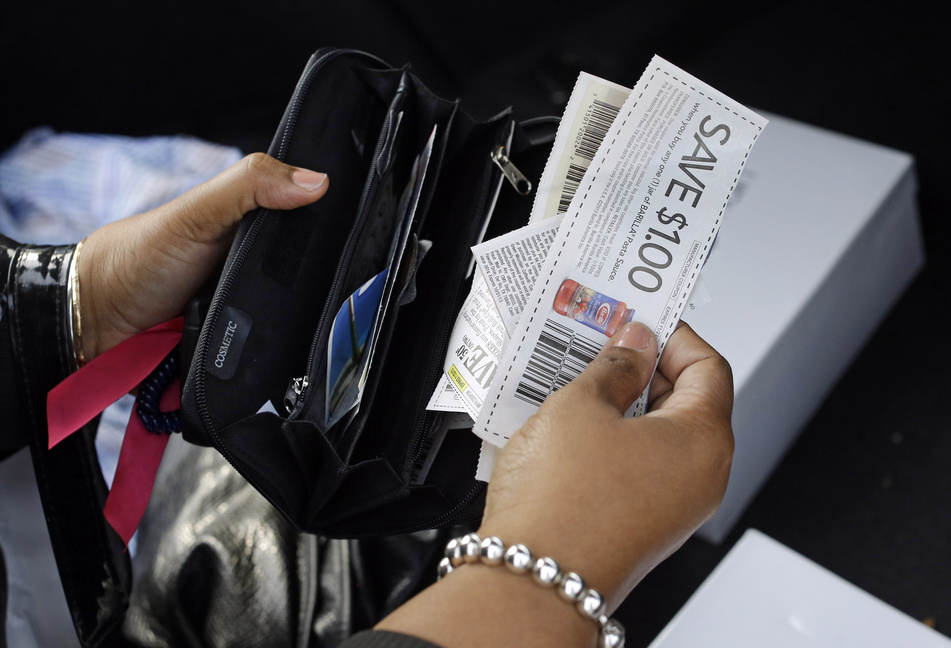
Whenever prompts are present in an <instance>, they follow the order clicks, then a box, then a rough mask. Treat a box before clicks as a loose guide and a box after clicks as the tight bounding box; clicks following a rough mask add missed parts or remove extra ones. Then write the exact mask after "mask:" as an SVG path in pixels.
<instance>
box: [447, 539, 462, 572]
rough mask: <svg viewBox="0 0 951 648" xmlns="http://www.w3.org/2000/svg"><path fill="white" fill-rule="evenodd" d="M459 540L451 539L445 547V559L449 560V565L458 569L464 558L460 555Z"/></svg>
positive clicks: (460, 546) (460, 545)
mask: <svg viewBox="0 0 951 648" xmlns="http://www.w3.org/2000/svg"><path fill="white" fill-rule="evenodd" d="M460 540H461V539H460V538H453V539H452V540H450V541H449V543H448V544H447V545H446V554H445V555H446V558H448V559H449V563H450V565H451V566H453V567H458V566H459V565H461V564H462V563H463V562H465V557H464V555H463V553H462V543H461V541H460Z"/></svg>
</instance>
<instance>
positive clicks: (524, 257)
mask: <svg viewBox="0 0 951 648" xmlns="http://www.w3.org/2000/svg"><path fill="white" fill-rule="evenodd" d="M560 223H561V217H559V216H555V217H554V218H549V219H547V220H543V221H538V222H535V223H529V224H528V225H526V226H524V227H520V228H518V229H517V230H513V231H511V232H509V233H508V234H503V235H502V236H498V237H496V238H494V239H492V240H490V241H486V242H485V243H480V244H479V245H476V246H473V248H472V253H473V254H474V255H475V259H476V263H477V264H478V266H479V270H480V271H481V272H482V276H483V277H484V278H485V282H486V284H488V289H489V293H490V294H491V295H492V299H493V300H494V302H495V305H496V307H497V308H498V310H499V315H500V316H501V317H502V323H503V324H504V325H505V332H506V334H507V335H508V336H509V337H511V335H512V331H514V330H515V324H516V323H517V322H518V317H519V315H521V314H522V310H523V309H524V308H525V301H526V300H527V299H528V297H529V295H531V292H532V287H533V286H534V285H535V279H536V278H538V273H539V272H540V271H541V269H542V265H543V264H544V263H545V257H546V256H548V250H549V249H550V248H551V244H552V241H554V240H555V234H556V233H557V232H558V225H559V224H560Z"/></svg>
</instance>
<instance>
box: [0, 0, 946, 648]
mask: <svg viewBox="0 0 951 648" xmlns="http://www.w3.org/2000/svg"><path fill="white" fill-rule="evenodd" d="M94 4H95V3H69V4H67V3H55V4H52V3H36V2H23V1H22V0H10V1H7V2H4V5H3V9H2V14H0V15H2V22H0V66H2V67H0V73H2V74H0V78H2V79H3V80H4V81H5V87H4V88H3V93H2V96H3V105H4V111H3V112H4V116H3V118H2V126H0V145H2V147H3V148H5V147H6V146H8V145H10V144H12V143H13V142H15V141H16V139H17V138H19V137H20V135H22V133H23V132H24V131H25V130H27V129H28V128H30V127H32V126H37V125H51V126H53V127H54V128H56V129H57V130H68V131H78V132H102V133H119V134H129V135H158V134H178V133H187V134H191V135H195V136H198V137H202V138H205V139H208V140H211V141H215V142H220V143H224V144H231V145H236V146H239V147H241V148H242V149H244V150H245V151H252V150H263V149H266V148H267V145H268V143H269V141H270V137H271V134H272V132H273V130H274V128H275V127H276V125H277V123H278V121H279V119H280V117H281V114H282V112H283V109H284V105H285V102H286V101H287V99H288V97H289V96H290V93H291V91H292V89H293V87H294V84H295V82H296V80H297V77H298V74H299V72H300V70H301V68H302V66H303V64H304V62H305V61H306V60H307V57H308V55H309V54H310V53H311V52H312V51H313V50H315V49H317V48H318V47H321V46H324V45H343V46H352V47H359V48H363V49H366V50H368V51H371V52H373V53H376V54H378V55H380V56H382V57H384V58H386V59H387V60H389V61H390V62H392V63H394V64H401V63H404V62H411V63H412V64H413V66H414V68H415V69H416V71H417V72H418V74H419V75H420V76H422V77H423V78H424V79H426V80H427V81H428V83H429V84H430V85H431V86H432V87H433V89H434V90H436V91H437V92H439V93H441V94H443V95H447V96H453V95H457V96H461V97H462V98H463V99H464V100H465V103H466V105H467V106H468V108H469V110H470V111H471V112H473V113H475V114H476V115H480V116H488V115H489V114H492V113H494V112H496V111H497V110H499V109H501V108H503V107H505V106H507V105H509V104H512V105H514V106H515V107H516V108H517V111H518V113H519V114H520V115H522V116H526V117H529V116H536V115H542V114H556V115H557V114H560V112H561V109H562V102H564V101H565V100H566V99H567V95H568V93H569V92H570V90H571V86H572V84H573V82H574V79H575V77H576V76H577V73H578V71H579V70H581V69H584V70H586V71H589V72H592V73H594V74H597V75H600V76H603V77H606V78H608V79H611V80H613V81H616V82H618V83H622V84H626V85H632V84H633V83H634V82H635V81H636V79H637V77H638V76H639V74H640V71H641V70H643V68H644V67H645V66H646V64H647V62H648V61H649V59H650V56H651V55H652V54H654V53H657V54H660V55H661V56H664V57H665V58H667V59H668V60H670V61H671V62H673V63H675V64H676V65H678V66H680V67H682V68H684V69H685V70H687V71H688V72H690V73H692V74H694V75H695V76H698V77H699V78H701V79H703V80H704V81H707V82H708V83H710V84H711V85H713V86H714V87H716V88H718V89H720V90H722V91H724V92H725V93H727V94H728V95H730V96H732V97H734V98H735V99H737V100H739V101H741V102H742V103H744V104H746V105H748V106H750V107H752V108H754V109H762V110H767V111H770V112H773V113H777V114H780V115H784V116H787V117H791V118H794V119H798V120H801V121H804V122H808V123H811V124H815V125H818V126H822V127H825V128H829V129H831V130H835V131H839V132H842V133H846V134H849V135H853V136H856V137H859V138H863V139H867V140H871V141H874V142H878V143H880V144H884V145H886V146H890V147H894V148H897V149H901V150H904V151H908V152H910V153H912V154H914V155H915V156H916V161H917V172H918V176H919V181H920V195H919V205H920V209H921V220H922V226H923V229H924V235H925V243H926V248H927V254H928V264H927V266H926V269H925V270H924V272H923V273H922V274H921V275H920V276H919V278H918V279H917V280H916V281H915V283H914V284H913V285H912V286H911V288H910V289H909V291H908V292H907V293H906V295H905V296H904V297H903V298H902V299H901V300H900V302H899V303H898V304H897V306H896V307H895V309H894V310H893V311H892V314H891V315H890V316H889V317H888V318H887V319H886V321H885V322H884V324H883V325H882V326H881V327H880V329H879V330H878V332H877V333H876V334H875V336H874V337H873V339H872V340H871V341H870V343H869V344H868V345H867V347H866V348H865V350H864V351H863V352H862V354H861V355H860V356H859V357H858V359H857V360H856V362H855V363H854V364H853V366H852V367H851V368H850V370H849V371H848V372H847V373H846V374H845V375H844V377H843V378H842V379H841V380H840V381H839V383H838V385H837V386H836V387H835V389H834V390H833V391H832V392H831V393H830V394H829V396H828V398H827V400H826V401H825V403H824V405H823V406H822V407H821V408H820V410H819V411H818V412H817V413H816V415H815V416H814V418H813V419H812V421H811V422H810V423H809V424H808V426H807V427H806V428H805V430H804V431H803V433H802V435H801V436H800V438H799V440H798V442H797V443H796V444H795V446H794V447H793V448H792V450H791V451H790V452H789V453H788V455H787V457H786V458H785V460H784V461H783V463H782V464H781V465H780V466H779V468H778V469H777V470H776V472H775V473H774V475H773V477H772V478H771V479H770V480H769V482H768V483H767V485H766V486H765V488H764V489H763V490H762V491H761V493H760V495H759V496H758V497H757V499H756V500H755V501H754V502H753V504H752V505H751V507H750V508H749V510H748V512H747V514H746V515H745V516H744V517H743V519H742V520H741V521H740V523H739V524H738V525H737V527H736V529H735V531H734V532H733V533H732V534H731V535H730V536H729V538H728V539H727V540H726V541H725V542H724V543H723V544H722V545H720V546H713V545H710V544H709V543H707V542H705V541H703V540H698V539H693V540H690V541H689V542H688V543H687V545H686V546H685V547H684V548H683V550H681V551H680V552H679V553H678V554H676V555H675V556H674V557H672V558H671V559H670V560H668V561H667V562H666V563H665V564H663V565H662V566H661V567H659V568H658V569H657V570H655V572H654V573H653V574H651V575H650V576H649V577H648V578H647V579H646V580H645V581H644V582H643V583H642V584H641V585H640V586H639V587H638V588H637V589H636V590H635V591H634V593H633V594H632V596H631V597H630V598H629V599H628V601H627V602H626V603H625V605H624V606H623V607H622V609H621V610H620V611H619V613H618V616H619V618H621V619H622V620H623V621H624V622H625V623H626V625H627V627H628V632H629V645H631V646H642V645H647V644H648V643H649V642H650V640H651V639H652V638H653V637H654V636H655V635H656V634H657V633H658V632H659V631H660V629H661V628H662V627H663V626H664V625H665V624H666V623H667V621H669V619H670V618H671V617H672V616H673V614H674V613H675V612H676V611H677V610H678V609H679V608H680V607H681V606H682V605H683V603H684V602H685V601H686V599H687V598H688V597H689V595H690V594H691V593H692V592H693V591H694V590H695V589H696V587H697V586H698V585H699V584H700V583H701V582H702V580H703V579H704V578H705V577H706V576H707V575H708V574H709V572H710V570H711V569H712V568H713V567H714V566H715V565H716V564H717V562H718V561H719V560H720V559H721V558H722V556H723V555H724V554H725V552H726V551H727V550H728V549H729V547H730V546H731V545H732V544H733V543H734V542H735V541H736V540H737V539H738V537H739V535H740V534H741V532H742V531H743V530H744V529H745V528H748V527H755V528H758V529H760V530H761V531H763V532H765V533H766V534H767V535H770V536H772V537H773V538H775V539H777V540H779V541H780V542H782V543H784V544H786V545H787V546H789V547H791V548H792V549H794V550H796V551H798V552H800V553H802V554H803V555H805V556H806V557H808V558H810V559H812V560H814V561H816V562H817V563H819V564H821V565H823V566H825V567H827V568H829V569H830V570H832V571H833V572H835V573H837V574H839V575H840V576H842V577H844V578H846V579H847V580H849V581H851V582H853V583H855V584H856V585H858V586H859V587H861V588H862V589H864V590H866V591H868V592H870V593H871V594H873V595H874V596H876V597H878V598H880V599H882V600H884V601H885V602H886V603H889V604H891V605H893V606H895V607H897V608H898V609H899V610H902V611H903V612H906V613H907V614H909V615H911V616H912V617H914V618H917V619H922V620H924V619H930V620H932V621H933V622H934V623H936V625H937V629H938V630H939V631H941V632H943V633H945V634H951V562H949V560H948V550H949V548H951V513H949V504H951V470H949V469H948V466H949V465H951V414H949V413H948V405H949V402H951V398H949V395H951V391H949V387H951V380H949V378H948V376H947V373H946V368H947V367H948V360H949V353H948V350H947V346H946V345H945V339H946V335H945V329H946V326H945V321H946V318H945V317H944V312H945V310H946V309H945V308H943V307H942V306H941V304H942V303H943V302H944V299H945V298H946V295H947V290H946V281H947V278H948V276H949V275H948V261H947V255H946V254H944V253H943V250H942V249H941V248H942V247H943V245H944V244H945V241H946V239H947V233H948V215H949V206H951V204H949V203H951V201H949V199H948V194H947V187H948V184H949V177H948V174H947V172H946V168H947V160H946V159H947V158H949V157H951V138H949V136H948V125H947V121H948V119H949V118H951V91H949V89H948V85H947V82H946V79H947V75H948V64H949V56H948V54H949V46H948V39H949V37H951V36H949V34H948V30H947V28H946V26H945V24H944V22H943V21H942V20H940V19H939V13H940V14H941V15H943V14H944V12H943V11H941V10H940V9H939V8H938V7H940V6H941V5H940V3H936V2H928V3H925V2H903V3H890V4H889V5H888V7H887V9H879V10H873V9H872V8H871V7H879V6H880V4H881V3H870V4H869V3H866V4H864V5H863V4H862V3H855V2H848V3H846V2H841V1H838V0H837V1H835V2H825V3H822V4H821V5H820V4H815V5H813V4H812V3H803V2H796V1H790V0H785V1H779V2H763V3H753V2H743V3H725V4H721V3H710V2H700V1H698V0H687V1H681V2H668V3H658V2H651V3H647V2H620V1H611V0H604V1H602V2H597V3H596V2H585V3H577V4H571V5H569V4H562V3H557V2H541V1H530V2H529V1H524V0H522V1H520V0H504V1H500V0H488V1H483V2H479V3H451V2H446V1H445V0H441V1H438V2H437V1H435V0H399V1H392V2H384V1H382V0H379V1H374V0H356V1H352V2H319V1H314V0H309V1H305V0H271V1H270V2H268V3H260V4H250V3H242V4H240V5H238V6H236V3H201V2H194V1H191V2H185V1H183V0H169V1H166V2H162V3H128V2H123V3H119V2H105V3H98V4H95V6H94ZM862 6H865V7H869V8H865V9H855V8H854V7H862Z"/></svg>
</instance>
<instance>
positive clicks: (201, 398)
mask: <svg viewBox="0 0 951 648" xmlns="http://www.w3.org/2000/svg"><path fill="white" fill-rule="evenodd" d="M343 55H353V56H362V57H366V58H367V59H369V60H371V61H373V62H375V63H377V64H379V65H381V66H383V67H387V64H386V63H385V62H384V61H383V60H382V59H380V58H378V57H376V56H374V55H373V54H370V53H368V52H365V51H363V50H357V49H341V50H333V51H331V52H328V53H326V54H324V55H323V56H321V57H320V58H319V59H317V60H316V61H314V63H313V65H312V66H311V67H310V69H308V70H307V74H306V76H305V77H304V79H303V81H302V82H301V83H300V85H299V86H298V88H297V90H296V91H295V93H294V96H293V98H292V100H291V109H290V113H289V114H288V119H287V123H286V124H285V126H284V130H283V133H282V134H281V144H280V146H279V148H278V153H277V159H278V160H280V161H282V162H284V161H285V158H286V156H287V148H288V145H289V144H288V143H289V140H290V137H291V135H292V134H293V132H294V129H295V127H296V125H297V117H298V114H299V112H300V108H301V104H302V103H303V98H304V97H305V96H306V95H307V92H308V91H309V90H310V86H311V84H312V83H313V79H314V77H315V76H316V75H317V73H318V72H319V71H320V70H321V69H322V68H323V67H324V65H326V64H327V62H328V61H330V60H332V59H334V58H336V57H338V56H343ZM268 213H270V212H269V210H267V209H264V210H261V211H260V212H258V214H257V215H256V216H255V217H254V220H253V222H252V223H251V225H250V227H249V228H248V232H247V234H246V235H245V236H244V238H243V239H242V241H241V244H240V247H239V248H238V251H237V252H236V253H235V256H234V260H233V261H232V263H231V265H229V266H228V269H227V271H226V274H225V277H224V280H223V282H222V285H221V290H217V291H215V296H214V298H213V299H212V303H211V306H210V307H209V309H208V315H207V317H206V322H205V324H204V325H203V326H202V332H201V335H200V337H199V340H198V347H197V352H196V355H197V359H198V366H199V367H204V366H205V362H206V361H207V358H208V347H207V338H208V336H210V335H211V332H212V331H213V330H214V329H215V326H216V325H217V323H218V316H219V315H220V314H221V309H222V305H223V302H224V298H225V296H226V295H227V294H228V293H230V291H231V286H232V284H233V283H234V275H235V273H236V272H237V271H238V270H239V269H240V268H241V266H242V264H243V263H244V260H245V259H246V258H247V255H248V253H249V249H250V247H251V243H253V242H254V239H255V237H256V236H257V233H258V231H259V230H260V229H261V227H262V224H263V221H264V217H265V216H266V215H267V214H268ZM195 390H196V401H197V404H198V411H199V414H200V416H201V419H202V421H203V422H204V424H205V427H206V428H207V430H208V432H209V433H210V434H211V437H212V439H213V441H214V443H215V447H216V448H218V450H219V451H220V452H221V454H222V456H224V458H225V459H226V460H227V461H228V463H230V464H231V465H233V466H234V465H235V459H236V458H235V456H234V454H233V453H232V452H231V450H230V449H229V448H228V447H227V446H225V445H223V444H222V443H221V437H220V435H219V434H218V429H217V427H216V426H215V424H214V422H213V421H212V420H211V413H210V412H209V411H208V402H207V399H206V398H205V372H204V371H197V372H196V374H195ZM235 467H236V468H237V466H235ZM242 474H243V473H242ZM245 478H246V479H247V476H245ZM249 481H251V482H252V483H253V480H250V479H249Z"/></svg>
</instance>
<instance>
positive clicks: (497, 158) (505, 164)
mask: <svg viewBox="0 0 951 648" xmlns="http://www.w3.org/2000/svg"><path fill="white" fill-rule="evenodd" d="M491 155H492V161H493V162H495V163H496V164H497V165H498V167H499V168H500V169H502V173H504V174H505V177H506V179H508V181H509V182H510V183H511V185H512V186H513V187H515V191H517V192H519V193H520V194H522V195H523V196H527V195H528V194H530V193H532V182H531V180H529V179H528V178H526V177H525V174H524V173H522V172H521V171H519V170H518V167H516V166H515V165H514V164H512V161H511V160H510V159H509V158H508V156H507V155H506V154H505V147H504V146H502V145H501V144H500V145H499V146H498V147H497V148H496V149H495V150H494V151H492V154H491Z"/></svg>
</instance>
